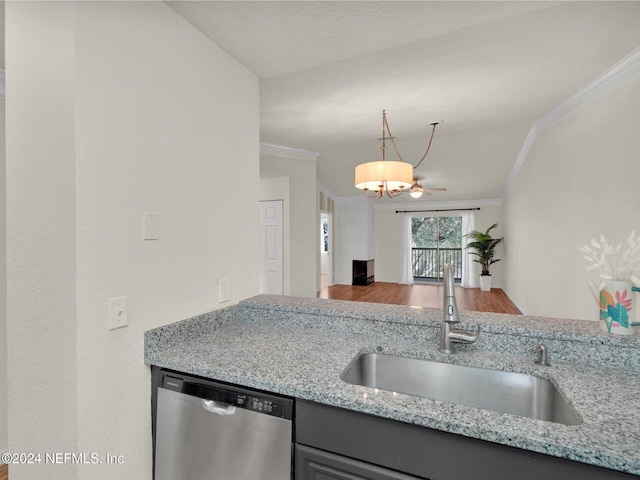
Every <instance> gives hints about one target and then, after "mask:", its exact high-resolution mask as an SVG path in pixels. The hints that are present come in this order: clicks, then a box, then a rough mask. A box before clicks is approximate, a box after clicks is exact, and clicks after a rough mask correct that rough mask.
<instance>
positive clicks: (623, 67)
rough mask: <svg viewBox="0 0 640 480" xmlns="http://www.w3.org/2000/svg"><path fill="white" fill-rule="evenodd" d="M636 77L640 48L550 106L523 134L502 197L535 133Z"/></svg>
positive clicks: (639, 69) (520, 165) (507, 190)
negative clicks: (523, 136)
mask: <svg viewBox="0 0 640 480" xmlns="http://www.w3.org/2000/svg"><path fill="white" fill-rule="evenodd" d="M638 78H640V48H637V49H635V50H634V51H633V52H631V53H630V54H629V55H627V56H626V57H624V58H623V59H622V60H620V61H619V62H618V63H616V64H615V65H614V66H612V67H611V68H610V69H608V70H607V71H605V72H604V73H603V74H601V75H600V76H598V77H596V78H595V79H594V80H592V81H591V82H589V83H588V84H587V85H586V86H584V87H583V88H581V89H580V90H578V91H577V92H576V93H574V94H573V95H571V96H570V97H569V98H567V99H566V100H565V101H564V102H562V103H560V104H559V105H557V106H556V107H554V108H552V109H551V110H549V111H548V112H547V113H545V114H544V115H543V116H542V117H540V118H539V119H538V120H536V121H535V122H534V123H533V125H532V126H531V129H530V130H529V134H528V135H527V138H526V139H525V141H524V143H523V145H522V148H521V149H520V153H519V154H518V157H517V158H516V161H515V163H514V164H513V169H512V170H511V174H510V175H509V179H508V180H507V182H506V183H505V187H504V191H503V192H502V198H503V199H504V198H506V196H507V195H508V193H509V191H510V190H511V185H512V184H513V182H514V181H515V179H516V177H517V176H518V172H520V168H521V167H522V164H523V163H524V161H525V159H526V158H527V155H528V154H529V150H530V149H531V146H532V145H533V142H534V140H535V139H536V137H537V135H538V134H539V133H541V132H542V131H544V130H546V129H547V128H549V127H551V126H553V125H555V124H557V123H558V122H560V121H561V120H563V119H564V118H566V117H568V116H569V115H572V114H573V113H575V112H577V111H578V110H580V109H581V108H583V107H585V106H586V105H588V104H590V103H591V102H593V101H594V100H597V99H599V98H601V97H604V96H606V95H609V94H610V93H613V92H615V91H616V90H618V89H619V88H622V87H624V86H625V85H628V84H629V83H631V82H633V81H635V80H637V79H638Z"/></svg>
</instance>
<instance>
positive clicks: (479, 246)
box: [465, 223, 503, 292]
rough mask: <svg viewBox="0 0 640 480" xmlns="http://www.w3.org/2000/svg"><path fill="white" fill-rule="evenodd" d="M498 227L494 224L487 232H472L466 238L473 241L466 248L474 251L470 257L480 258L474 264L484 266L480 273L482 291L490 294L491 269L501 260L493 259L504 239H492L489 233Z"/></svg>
mask: <svg viewBox="0 0 640 480" xmlns="http://www.w3.org/2000/svg"><path fill="white" fill-rule="evenodd" d="M497 226H498V224H497V223H494V224H493V225H491V226H490V227H489V228H487V230H486V232H484V233H483V232H479V231H478V230H472V231H471V232H469V233H468V234H466V235H465V237H469V238H470V239H471V240H472V241H471V242H469V243H468V244H467V246H466V248H469V249H471V250H473V251H472V252H469V254H470V255H476V256H477V257H478V258H476V259H475V260H474V262H478V263H479V264H480V265H482V272H481V273H480V289H481V290H483V291H485V292H488V291H489V290H491V273H490V272H489V267H490V266H491V265H493V264H494V263H496V262H499V261H500V259H499V258H493V257H494V255H495V250H496V247H497V246H498V244H499V243H500V242H502V240H503V239H502V238H492V237H491V235H490V234H489V232H490V231H491V230H493V229H494V228H496V227H497Z"/></svg>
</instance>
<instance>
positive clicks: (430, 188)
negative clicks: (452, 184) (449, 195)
mask: <svg viewBox="0 0 640 480" xmlns="http://www.w3.org/2000/svg"><path fill="white" fill-rule="evenodd" d="M422 188H423V189H425V190H431V191H432V192H446V191H447V189H446V188H434V187H422Z"/></svg>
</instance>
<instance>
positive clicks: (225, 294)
mask: <svg viewBox="0 0 640 480" xmlns="http://www.w3.org/2000/svg"><path fill="white" fill-rule="evenodd" d="M228 301H229V279H228V278H221V279H220V282H218V302H219V303H224V302H228Z"/></svg>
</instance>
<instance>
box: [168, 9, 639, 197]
mask: <svg viewBox="0 0 640 480" xmlns="http://www.w3.org/2000/svg"><path fill="white" fill-rule="evenodd" d="M168 5H169V6H170V7H171V8H173V9H174V10H176V11H177V12H178V13H179V14H180V15H182V16H183V17H184V18H185V19H186V20H187V21H189V22H190V23H192V24H193V25H194V26H195V27H196V28H198V29H199V30H201V31H202V32H203V33H204V34H205V35H207V36H208V37H209V38H211V39H212V40H213V41H214V42H216V43H217V44H218V45H219V46H220V47H221V48H223V49H224V50H225V51H227V52H228V53H229V54H230V55H232V56H233V57H234V58H236V59H237V60H238V61H239V62H240V63H242V64H243V65H244V66H245V67H246V68H247V69H248V70H250V71H251V72H253V73H254V74H255V75H256V76H257V77H258V78H259V79H260V97H261V100H260V108H261V114H260V121H261V126H260V130H261V141H262V142H264V143H270V144H277V145H282V146H287V147H292V148H300V149H306V150H312V151H318V152H320V158H319V161H318V179H319V181H320V182H321V183H322V184H323V185H325V187H327V188H328V189H329V190H330V191H331V192H333V193H334V194H336V195H337V196H341V197H344V196H351V195H357V194H358V191H357V190H356V189H355V188H354V187H353V183H352V177H353V167H354V166H355V165H356V164H357V163H360V162H364V161H370V160H374V159H377V157H379V150H378V148H379V142H378V141H377V138H378V137H380V134H381V111H382V109H386V110H387V115H388V118H389V124H390V127H391V131H392V132H393V134H394V136H396V137H397V142H398V146H399V148H400V152H401V154H402V155H403V157H405V160H407V161H409V162H411V163H416V161H417V159H419V158H420V156H421V154H422V150H423V147H424V146H425V139H426V136H427V133H428V130H429V125H428V124H429V122H430V121H433V120H444V123H443V124H442V125H441V126H439V127H438V130H437V133H436V137H435V140H434V147H433V150H432V152H431V153H430V155H429V157H428V158H427V160H426V161H425V164H424V167H421V169H420V171H419V172H418V174H419V175H420V176H421V177H424V178H425V179H426V181H427V183H430V184H431V185H432V186H438V187H447V188H448V191H447V192H442V193H434V195H433V196H432V197H428V198H426V199H425V200H431V201H434V200H435V201H443V200H460V199H464V198H468V199H478V198H496V197H499V196H500V195H501V193H502V188H503V185H504V183H505V181H506V179H507V178H508V176H509V173H510V171H511V168H512V166H513V163H514V161H515V159H516V157H517V155H518V152H519V150H520V147H521V146H522V143H523V141H524V138H525V136H526V134H527V132H528V129H529V127H530V126H531V124H532V123H533V122H534V121H535V120H536V119H537V118H539V117H540V116H541V115H542V114H544V113H545V112H547V111H548V110H550V109H551V108H553V107H554V106H555V105H557V104H558V103H560V102H561V101H563V100H564V99H566V98H567V97H569V96H570V95H571V94H573V93H575V92H576V91H577V90H579V89H580V88H581V87H583V86H584V85H586V84H587V83H589V82H590V81H591V80H593V79H594V78H595V77H597V76H598V75H599V74H601V73H602V72H604V71H605V70H607V69H608V68H609V67H611V66H612V65H613V64H615V63H616V62H617V61H619V60H620V59H621V58H623V57H624V56H625V55H627V54H628V53H630V52H631V51H633V50H635V49H636V48H637V47H638V46H640V28H638V25H640V2H485V1H478V2H455V1H454V2H451V1H445V2H428V1H427V2H377V1H373V2H350V1H347V2H313V1H299V2H271V1H266V2H168ZM418 139H420V140H419V141H418ZM478 167H480V169H479V168H478ZM472 170H476V171H477V170H481V171H482V172H488V173H486V175H485V177H482V178H474V179H469V178H468V175H465V172H469V171H472ZM472 180H475V181H472Z"/></svg>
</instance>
